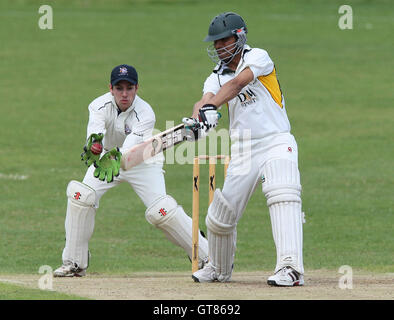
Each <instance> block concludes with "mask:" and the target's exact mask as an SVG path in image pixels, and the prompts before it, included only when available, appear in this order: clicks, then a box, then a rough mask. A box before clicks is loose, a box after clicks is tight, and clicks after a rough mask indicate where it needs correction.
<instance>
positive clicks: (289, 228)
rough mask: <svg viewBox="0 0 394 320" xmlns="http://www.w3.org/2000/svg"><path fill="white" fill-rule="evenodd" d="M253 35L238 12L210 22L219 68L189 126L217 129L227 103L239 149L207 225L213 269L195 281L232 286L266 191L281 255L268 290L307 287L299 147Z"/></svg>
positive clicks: (214, 57)
mask: <svg viewBox="0 0 394 320" xmlns="http://www.w3.org/2000/svg"><path fill="white" fill-rule="evenodd" d="M247 32H248V30H247V27H246V23H245V21H244V20H243V19H242V17H241V16H239V15H238V14H236V13H233V12H225V13H222V14H219V15H217V16H216V17H215V18H214V19H213V20H212V21H211V23H210V25H209V29H208V35H207V37H206V38H205V41H207V42H212V45H210V46H209V47H208V55H209V56H210V57H211V58H212V60H213V61H214V62H215V63H216V67H215V68H214V69H213V71H212V73H211V74H210V75H209V77H208V78H207V79H206V81H205V83H204V89H203V96H202V98H201V100H200V101H198V102H197V103H196V104H195V105H194V109H193V114H192V118H186V119H184V122H185V124H189V123H193V121H200V122H202V123H203V125H204V126H205V127H206V128H208V129H209V128H211V127H215V126H216V124H217V121H218V117H217V115H216V114H217V108H218V107H220V106H222V105H223V104H227V105H228V112H229V119H230V125H229V126H230V138H231V142H232V145H231V161H230V163H229V167H228V171H227V176H226V179H225V182H224V186H223V189H222V190H220V189H217V190H216V191H215V194H214V199H213V201H212V203H211V205H210V206H209V208H208V213H207V217H206V220H205V222H206V226H207V231H208V248H209V250H208V251H209V263H207V264H206V265H205V266H204V268H203V269H200V270H198V271H196V272H195V273H194V274H193V279H194V281H196V282H213V281H221V282H226V281H229V280H230V279H231V275H232V271H233V262H234V255H235V249H236V240H237V231H236V228H237V224H238V221H239V220H240V218H241V217H242V214H243V212H244V210H245V207H246V205H247V203H248V201H249V199H250V197H251V195H252V193H253V192H254V191H255V189H256V188H257V187H258V186H259V185H262V192H263V194H264V195H265V198H266V201H267V206H268V209H269V213H270V218H271V224H272V233H273V238H274V242H275V246H276V255H277V261H276V266H275V271H274V274H273V275H272V276H271V277H269V278H268V284H269V285H274V286H298V285H303V284H304V266H303V257H302V243H303V220H304V217H303V212H302V211H301V182H300V173H299V170H298V148H297V143H296V140H295V138H294V136H293V135H292V134H291V133H290V123H289V120H288V117H287V114H286V108H285V99H284V96H283V94H282V90H281V88H280V85H279V81H278V78H277V70H276V68H275V65H274V63H273V61H272V60H271V58H270V56H269V55H268V53H267V51H265V50H263V49H259V48H251V47H250V46H248V45H247V44H246V40H247V37H246V35H247ZM197 119H198V120H197ZM245 132H247V133H248V134H243V133H245ZM245 137H247V138H245ZM244 150H245V151H244ZM233 151H237V152H233ZM246 153H249V154H248V155H247V154H246ZM245 159H248V160H247V161H250V165H249V166H247V168H248V170H247V171H245V170H243V169H242V166H244V168H245V167H246V166H245Z"/></svg>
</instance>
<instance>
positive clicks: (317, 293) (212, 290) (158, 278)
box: [0, 270, 394, 300]
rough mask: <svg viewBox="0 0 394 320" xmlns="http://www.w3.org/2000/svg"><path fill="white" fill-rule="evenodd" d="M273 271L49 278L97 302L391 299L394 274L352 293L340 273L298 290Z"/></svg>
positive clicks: (22, 281)
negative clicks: (196, 278) (219, 278)
mask: <svg viewBox="0 0 394 320" xmlns="http://www.w3.org/2000/svg"><path fill="white" fill-rule="evenodd" d="M270 275H271V272H264V271H258V272H234V274H233V278H232V281H231V282H228V283H218V282H214V283H195V282H193V280H192V278H191V274H190V273H186V272H173V273H170V272H166V273H158V272H137V273H131V274H128V275H111V276H108V275H104V274H98V273H90V274H88V275H87V276H86V277H82V278H53V282H52V287H53V290H54V291H58V292H62V293H67V294H73V295H77V296H81V297H86V298H90V299H97V300H392V299H394V274H393V273H380V274H377V273H371V272H366V271H365V272H364V271H358V272H357V271H355V272H354V273H353V279H352V289H349V288H347V289H343V288H342V289H341V288H340V284H339V281H340V278H341V276H342V275H341V274H340V273H337V272H336V271H333V270H306V273H305V285H304V286H302V287H292V288H283V287H281V288H279V287H271V286H269V285H268V284H267V282H266V280H267V278H268V277H269V276H270ZM40 277H41V275H40V274H37V275H28V274H20V275H16V274H7V275H5V274H4V275H1V274H0V281H1V282H6V283H11V284H16V285H20V286H25V287H29V288H37V289H38V281H39V279H40Z"/></svg>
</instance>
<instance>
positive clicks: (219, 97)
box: [207, 80, 243, 107]
mask: <svg viewBox="0 0 394 320" xmlns="http://www.w3.org/2000/svg"><path fill="white" fill-rule="evenodd" d="M242 88H243V86H242V85H241V84H240V83H238V82H237V81H233V80H232V81H229V82H227V83H226V84H225V85H223V87H221V89H220V90H219V92H218V93H217V94H216V95H215V96H213V97H212V98H211V99H209V100H208V101H207V103H209V104H213V105H215V106H217V107H220V106H221V105H222V104H225V103H227V102H228V101H230V100H231V99H233V98H235V97H236V96H237V95H238V93H240V91H241V90H242Z"/></svg>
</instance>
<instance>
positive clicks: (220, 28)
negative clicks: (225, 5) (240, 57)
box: [204, 12, 248, 64]
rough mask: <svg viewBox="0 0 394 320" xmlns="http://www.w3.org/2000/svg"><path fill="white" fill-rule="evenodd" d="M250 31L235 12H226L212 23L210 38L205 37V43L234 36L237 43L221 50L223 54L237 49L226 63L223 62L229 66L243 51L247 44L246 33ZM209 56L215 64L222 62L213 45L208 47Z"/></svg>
mask: <svg viewBox="0 0 394 320" xmlns="http://www.w3.org/2000/svg"><path fill="white" fill-rule="evenodd" d="M247 32H248V29H247V27H246V23H245V21H244V20H243V19H242V17H241V16H240V15H238V14H236V13H234V12H224V13H221V14H219V15H217V16H216V17H215V18H213V20H212V21H211V24H210V25H209V29H208V36H206V37H205V39H204V41H215V40H219V39H223V38H227V37H229V36H232V35H234V36H235V37H236V39H237V41H236V42H235V43H234V44H231V45H229V46H227V47H224V48H222V49H220V50H221V51H222V52H227V53H229V54H230V53H231V51H232V50H233V49H234V48H236V50H235V51H234V52H233V53H231V54H230V57H227V58H226V59H225V61H223V60H222V62H223V63H224V64H228V63H229V62H230V61H231V60H232V59H233V58H234V57H235V56H236V55H237V54H238V53H239V52H240V51H241V50H242V49H243V46H244V44H245V43H246V33H247ZM207 50H208V55H209V57H210V58H211V59H212V60H213V61H214V62H215V63H218V62H219V61H220V59H219V57H218V55H220V52H217V50H216V49H215V47H214V46H213V45H211V46H209V47H208V49H207Z"/></svg>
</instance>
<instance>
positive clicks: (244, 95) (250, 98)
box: [237, 89, 258, 108]
mask: <svg viewBox="0 0 394 320" xmlns="http://www.w3.org/2000/svg"><path fill="white" fill-rule="evenodd" d="M237 98H238V99H239V102H240V103H241V107H243V108H246V107H247V106H249V105H251V104H253V103H255V102H256V101H257V100H258V99H257V95H256V94H255V93H254V92H253V90H252V89H245V90H243V91H241V92H240V93H238V95H237Z"/></svg>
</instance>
